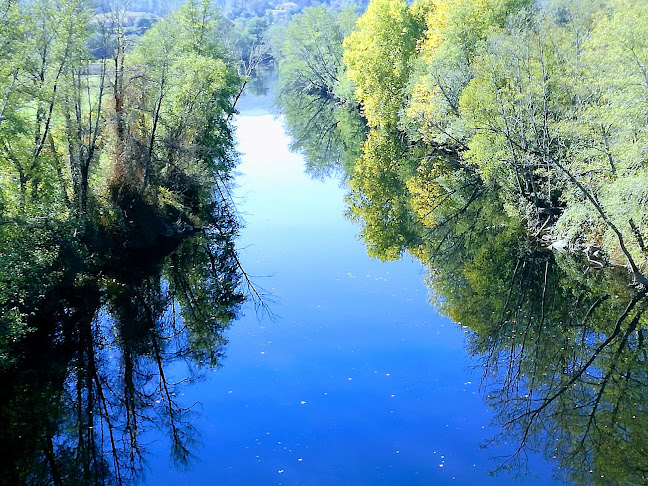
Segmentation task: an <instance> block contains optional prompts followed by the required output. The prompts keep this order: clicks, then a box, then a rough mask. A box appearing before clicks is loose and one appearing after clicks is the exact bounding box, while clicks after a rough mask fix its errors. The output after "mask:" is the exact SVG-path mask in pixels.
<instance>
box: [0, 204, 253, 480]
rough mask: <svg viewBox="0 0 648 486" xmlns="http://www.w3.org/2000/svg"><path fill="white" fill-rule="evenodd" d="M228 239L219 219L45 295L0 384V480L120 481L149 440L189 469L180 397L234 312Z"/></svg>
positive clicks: (138, 470) (135, 467)
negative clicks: (161, 442) (166, 447)
mask: <svg viewBox="0 0 648 486" xmlns="http://www.w3.org/2000/svg"><path fill="white" fill-rule="evenodd" d="M216 228H218V230H217V229H216ZM235 233H236V225H235V223H234V222H233V221H232V220H231V218H229V217H228V216H227V215H226V214H224V215H221V217H220V219H219V220H217V221H214V225H213V226H212V227H210V228H207V229H206V230H205V231H204V233H201V234H197V235H195V236H193V237H191V238H188V239H184V240H183V241H182V242H181V243H180V244H179V245H177V246H175V247H174V248H166V249H161V250H160V252H158V253H157V254H151V252H150V251H149V252H147V253H144V252H141V251H138V252H130V253H128V254H126V255H120V256H119V258H115V260H114V261H112V262H110V263H108V264H107V265H104V266H103V267H102V268H103V270H102V271H101V272H99V273H98V274H87V275H84V274H82V273H79V274H77V275H76V276H75V278H74V283H73V284H71V285H67V284H61V285H59V286H57V287H56V288H55V290H54V291H53V292H52V295H49V296H48V298H47V299H46V300H45V305H42V306H41V308H40V309H39V311H38V312H37V313H35V314H34V315H32V316H31V317H30V318H29V319H28V325H29V327H30V328H32V329H33V331H32V332H31V333H29V334H28V335H27V337H26V338H24V339H23V340H22V341H20V342H19V343H18V344H17V346H16V349H14V350H13V351H14V353H15V354H16V355H17V356H20V357H19V358H18V359H16V360H15V363H14V365H13V366H11V367H9V368H8V369H6V370H3V371H2V373H1V374H0V387H1V389H2V390H3V392H2V398H1V399H0V421H2V423H0V430H2V433H1V434H2V435H1V437H2V440H0V444H2V445H0V447H1V449H2V450H1V451H0V453H1V454H2V455H3V461H2V464H3V468H2V469H3V470H2V476H3V482H6V483H7V484H23V483H28V484H55V485H59V484H60V485H62V484H124V483H130V482H132V481H133V480H134V479H136V478H137V477H139V476H141V475H142V474H143V473H144V470H145V462H146V461H145V459H146V455H147V445H148V442H149V441H150V440H151V437H152V436H153V435H155V434H157V435H159V434H160V433H161V432H163V433H164V435H165V436H166V437H168V440H169V443H170V451H171V452H170V455H171V459H172V460H173V462H174V463H175V464H176V465H178V466H180V467H184V466H186V465H188V464H189V462H190V461H191V458H192V451H195V449H196V447H197V445H198V438H197V431H196V429H195V427H194V426H193V424H192V415H193V414H194V412H193V405H194V404H192V403H186V402H185V400H182V399H181V390H182V389H183V387H185V386H187V385H188V384H190V383H192V382H193V381H195V380H196V379H199V378H200V376H201V368H203V367H207V366H208V367H213V366H218V365H219V362H220V358H221V357H222V349H223V346H224V344H225V343H226V341H225V338H224V336H223V331H224V330H225V329H226V328H227V327H228V326H229V324H230V323H231V321H232V320H233V319H234V318H235V317H236V315H237V313H238V310H239V307H240V305H241V303H242V302H243V295H242V293H241V292H240V291H239V290H238V289H239V281H240V279H241V275H242V273H241V270H240V266H239V264H238V260H237V259H236V255H235V252H234V247H233V243H232V239H233V237H234V235H235Z"/></svg>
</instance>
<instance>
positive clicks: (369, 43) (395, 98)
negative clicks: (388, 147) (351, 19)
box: [344, 0, 424, 129]
mask: <svg viewBox="0 0 648 486" xmlns="http://www.w3.org/2000/svg"><path fill="white" fill-rule="evenodd" d="M357 29H358V30H356V31H355V32H353V33H352V34H351V35H350V36H349V37H348V38H347V39H346V40H345V41H344V47H345V51H344V63H345V64H346V66H347V69H348V76H349V78H350V79H351V81H353V83H354V84H355V86H356V97H357V99H358V100H359V101H360V102H361V103H362V105H363V114H364V116H365V117H366V119H367V123H368V125H369V126H370V127H373V128H387V129H389V128H392V127H394V126H395V125H396V122H397V120H398V113H399V111H400V110H401V109H402V107H403V99H404V98H405V96H406V93H405V88H406V85H407V80H408V78H409V73H410V59H411V58H412V56H413V55H414V54H415V52H416V46H417V43H418V40H419V38H420V37H421V35H422V32H423V29H424V25H423V23H422V22H421V20H420V18H417V17H415V16H414V15H412V12H411V11H410V9H409V8H408V7H407V3H406V2H405V0H374V1H372V2H371V3H370V4H369V7H368V8H367V11H366V12H365V14H364V15H363V16H362V17H360V19H359V20H358V24H357Z"/></svg>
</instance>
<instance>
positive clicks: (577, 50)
mask: <svg viewBox="0 0 648 486" xmlns="http://www.w3.org/2000/svg"><path fill="white" fill-rule="evenodd" d="M358 14H359V13H358V12H353V11H349V10H343V11H341V12H340V11H333V10H330V9H328V8H327V7H323V6H320V7H313V8H311V9H306V10H304V12H303V13H302V14H300V15H298V16H295V17H294V18H293V21H292V23H291V25H290V26H289V27H288V29H287V35H286V38H285V40H284V42H283V44H282V46H281V48H280V51H281V54H280V55H279V58H280V62H279V72H280V104H281V105H282V107H283V109H284V112H285V113H286V117H287V123H288V126H289V128H290V130H291V132H292V133H293V135H294V139H295V144H294V148H295V149H297V150H301V151H302V152H303V153H304V154H305V155H306V156H307V158H308V160H309V163H310V166H311V169H312V170H313V172H314V173H319V174H323V173H327V172H328V171H330V170H337V169H336V168H342V169H343V173H344V174H345V177H346V178H347V184H348V187H349V192H348V196H347V202H348V207H349V216H350V217H351V218H352V219H354V220H356V221H358V223H359V224H360V226H361V228H362V238H363V240H364V241H365V242H366V244H367V247H368V251H369V252H370V254H372V255H374V256H377V257H379V258H381V259H386V260H390V259H396V258H398V257H399V256H400V255H401V254H402V252H403V251H404V250H409V251H410V252H411V253H412V254H415V255H418V256H422V255H428V256H429V251H428V249H426V248H425V246H426V244H425V241H427V240H428V239H429V235H430V234H433V233H443V232H445V231H446V228H447V227H448V226H449V225H450V224H451V223H452V222H453V221H455V220H456V219H457V218H458V216H459V215H460V214H461V213H464V212H465V211H466V210H467V208H468V207H469V206H470V205H471V204H473V203H474V202H475V201H477V200H480V199H483V198H484V197H486V198H489V205H491V206H494V207H491V208H488V211H487V213H488V215H487V214H486V213H484V214H482V215H481V216H480V217H481V218H489V217H490V218H493V219H491V220H490V223H487V224H491V225H493V226H496V225H499V224H507V225H514V226H519V227H520V228H523V229H524V231H525V232H526V233H527V234H528V235H529V236H531V237H533V238H535V239H537V240H538V241H540V242H542V243H543V244H544V245H545V246H546V247H549V246H551V247H552V248H555V249H560V250H563V249H567V250H570V251H575V252H584V253H585V254H586V255H587V256H588V258H590V259H594V260H596V259H597V258H598V260H597V261H598V262H599V263H600V265H623V266H626V267H627V268H628V269H629V270H630V271H631V274H632V275H631V280H632V281H633V282H634V284H637V285H639V286H641V287H645V286H646V284H647V283H648V281H647V280H646V278H645V276H644V273H645V270H646V265H647V264H648V259H647V258H648V247H647V246H646V240H647V238H648V226H647V225H648V212H647V211H646V209H647V207H646V204H647V202H648V184H646V182H647V181H648V173H647V169H646V167H647V165H646V146H647V142H648V138H647V135H646V132H645V119H646V117H647V116H648V111H646V107H647V106H648V105H646V100H647V99H648V81H647V80H648V77H646V73H647V71H646V66H647V64H646V63H647V62H648V44H647V43H646V40H645V39H646V38H647V36H646V25H648V23H647V22H646V20H648V3H646V2H643V1H640V2H629V1H622V0H619V1H617V0H610V1H597V2H580V1H572V0H551V1H545V2H533V1H528V0H454V1H442V0H419V1H416V2H414V3H412V4H411V5H408V3H407V2H405V0H373V1H372V2H370V4H369V6H368V8H367V10H366V11H365V12H364V13H362V14H361V15H360V16H359V17H358ZM354 18H357V21H354ZM330 19H336V21H335V22H331V20H330ZM495 208H499V209H497V210H495ZM493 213H497V214H496V215H493ZM593 254H596V256H594V257H593V256H592V255H593Z"/></svg>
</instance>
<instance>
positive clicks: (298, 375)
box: [145, 108, 555, 485]
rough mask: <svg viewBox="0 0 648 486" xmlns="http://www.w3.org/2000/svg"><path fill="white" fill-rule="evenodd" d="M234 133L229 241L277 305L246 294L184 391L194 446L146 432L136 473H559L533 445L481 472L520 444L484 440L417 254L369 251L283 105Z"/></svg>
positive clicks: (317, 476) (428, 480)
mask: <svg viewBox="0 0 648 486" xmlns="http://www.w3.org/2000/svg"><path fill="white" fill-rule="evenodd" d="M237 139H238V147H239V150H240V152H241V154H242V155H241V164H240V166H239V169H238V170H239V174H238V176H237V177H236V182H237V187H236V188H235V190H234V196H235V199H236V201H237V205H238V208H239V211H240V213H241V216H242V218H243V220H244V222H245V226H244V228H243V229H242V231H241V235H240V238H239V239H238V241H237V247H238V248H239V251H240V258H241V262H242V264H243V267H244V269H245V271H246V272H247V273H248V274H249V275H251V276H252V278H253V281H254V282H255V284H256V285H257V286H258V287H260V288H262V289H263V290H264V291H265V294H264V295H265V301H266V303H267V305H268V308H269V309H270V311H271V313H272V314H273V315H268V313H267V312H264V311H263V310H262V309H257V310H255V308H254V306H253V305H252V303H250V302H249V303H248V304H246V305H245V306H244V309H243V313H242V316H241V317H240V318H239V319H238V320H237V321H235V322H234V323H233V325H232V327H231V328H230V329H229V330H228V331H227V332H226V338H227V339H228V345H227V347H226V348H225V358H224V359H223V360H222V365H223V366H222V367H220V368H216V369H214V370H210V371H209V372H208V373H207V375H206V376H205V378H204V379H203V380H202V381H200V382H198V383H197V384H195V385H193V386H191V387H187V388H186V389H185V390H184V396H183V397H182V398H183V401H184V402H185V403H188V404H191V403H194V402H197V405H196V406H195V407H194V409H193V414H194V426H195V428H196V430H197V432H198V436H197V438H198V440H197V442H196V444H195V447H194V450H193V454H194V455H195V457H194V459H193V460H192V461H190V464H189V466H188V467H187V468H186V470H178V469H177V468H174V467H172V466H171V464H170V460H169V457H168V448H169V446H168V441H167V440H166V439H165V438H164V437H163V436H159V437H153V439H155V440H153V439H152V440H153V442H152V445H151V447H150V453H151V455H150V457H149V458H148V459H149V460H148V463H149V471H148V472H147V473H146V476H145V482H146V483H147V484H155V485H163V484H168V485H178V484H188V485H198V484H218V485H265V484H283V485H333V484H340V485H372V484H386V485H414V484H421V485H423V484H424V485H439V484H465V485H482V484H484V485H486V484H537V485H541V484H542V485H544V484H555V483H554V482H552V480H551V465H550V464H548V463H545V462H544V461H543V460H541V459H540V458H537V457H534V456H531V457H530V460H529V465H530V469H531V471H532V472H533V474H534V477H531V476H526V475H523V476H521V477H516V476H515V475H510V474H507V473H500V474H499V475H497V476H495V477H493V476H491V475H490V474H489V473H490V471H493V470H494V469H496V468H497V467H498V465H500V464H501V463H502V462H503V461H504V460H505V459H506V455H507V454H510V453H512V452H513V451H514V450H515V445H513V444H511V445H507V444H501V443H500V444H499V445H498V446H497V447H493V448H491V447H486V448H484V447H482V446H483V445H484V444H485V443H486V442H487V441H488V440H489V439H490V438H492V437H493V436H495V435H496V434H497V433H498V431H499V427H497V426H493V425H491V422H492V420H493V416H492V412H491V410H490V409H489V407H488V406H487V405H486V403H485V398H484V396H483V394H482V393H480V379H481V371H480V370H475V369H473V365H475V362H474V361H473V359H471V358H470V357H469V355H468V353H466V352H465V349H464V348H465V332H464V330H463V329H462V327H461V326H459V325H456V324H454V323H453V322H452V321H450V320H449V319H447V318H445V317H442V316H440V315H439V314H438V313H437V312H436V311H435V309H434V307H432V306H431V305H430V303H429V296H428V293H429V290H428V288H427V287H426V286H425V285H424V282H423V270H422V269H421V265H420V263H418V262H415V261H413V260H411V259H409V258H408V257H407V258H404V259H402V260H401V261H398V262H387V263H382V262H380V261H378V260H375V259H371V258H370V257H368V256H367V254H366V250H365V248H364V246H363V244H362V243H361V242H360V241H359V240H358V238H357V233H358V228H357V227H356V226H354V224H353V223H351V222H350V221H348V220H346V219H345V218H344V212H345V205H344V194H345V190H344V188H343V187H340V183H339V182H338V181H336V180H332V179H331V180H326V181H318V180H312V179H311V178H310V177H309V176H308V175H306V174H305V172H304V161H303V159H302V157H301V156H300V155H298V154H294V153H291V152H290V151H289V149H288V146H289V143H290V139H289V137H288V136H287V135H286V133H285V132H284V129H283V128H282V121H281V119H280V118H276V117H273V116H272V115H271V114H269V113H268V112H267V111H265V110H263V109H253V108H250V109H247V108H246V109H244V110H243V111H242V113H241V115H240V116H239V117H238V121H237ZM496 456H497V457H496ZM518 472H519V471H518Z"/></svg>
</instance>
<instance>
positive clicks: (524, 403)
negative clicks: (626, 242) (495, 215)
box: [430, 214, 648, 484]
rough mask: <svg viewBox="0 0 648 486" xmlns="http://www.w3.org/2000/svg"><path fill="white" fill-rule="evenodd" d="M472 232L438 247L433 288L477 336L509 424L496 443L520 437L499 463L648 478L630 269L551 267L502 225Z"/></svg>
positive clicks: (639, 328) (609, 477) (639, 299)
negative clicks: (542, 463) (544, 460)
mask: <svg viewBox="0 0 648 486" xmlns="http://www.w3.org/2000/svg"><path fill="white" fill-rule="evenodd" d="M472 216H474V214H473V215H472ZM458 225H459V227H461V226H464V227H465V224H463V223H461V222H460V221H459V222H458ZM472 225H473V227H475V229H477V231H472V232H471V233H470V234H468V235H466V234H465V233H464V232H462V231H459V232H458V233H456V234H453V236H452V238H451V239H450V240H448V241H446V242H445V243H444V244H443V245H441V246H438V245H436V248H438V249H440V250H441V251H440V253H437V254H436V255H433V256H432V261H431V268H432V269H431V276H430V283H431V285H432V286H433V287H434V289H435V291H436V292H437V294H436V296H437V299H438V302H439V305H440V308H441V309H442V310H443V311H444V312H445V313H446V314H448V315H449V316H451V317H452V318H453V319H454V320H455V321H457V322H460V323H461V324H462V325H463V326H466V327H467V328H469V329H470V331H471V332H470V334H469V342H470V350H471V353H472V354H474V355H475V357H476V358H477V359H478V361H479V362H480V367H482V368H483V382H482V386H483V388H484V391H485V392H486V393H487V394H488V397H489V402H490V405H491V406H492V407H493V408H494V409H495V411H496V414H497V415H496V422H497V423H498V424H499V425H501V426H502V433H501V434H500V436H498V437H497V438H495V439H494V441H493V443H498V442H500V441H501V442H511V440H512V439H513V440H514V441H515V440H517V441H518V445H519V448H518V450H517V451H516V452H514V454H513V455H512V456H510V457H508V458H507V459H506V460H505V461H504V463H503V465H502V466H501V467H503V468H511V469H514V470H517V469H518V468H519V467H521V466H523V464H524V460H525V458H526V454H525V452H526V451H527V450H539V451H543V452H544V453H545V455H546V456H547V457H548V458H552V459H554V460H557V461H558V464H559V467H558V468H557V469H556V474H558V475H559V476H564V479H569V480H570V481H572V482H574V483H576V484H590V483H591V482H593V480H594V478H596V479H597V481H599V482H600V483H601V484H621V483H624V484H625V483H630V484H639V483H643V482H644V474H645V472H644V470H645V467H646V466H647V465H648V455H646V454H645V453H644V451H645V444H646V443H647V441H648V437H646V435H645V433H644V429H645V424H644V421H645V419H646V417H645V416H644V415H645V414H644V411H643V407H642V403H643V402H644V401H645V396H644V391H643V390H645V389H646V385H648V384H647V383H646V381H645V366H646V363H645V360H646V354H645V350H644V337H645V336H644V333H645V327H646V325H647V324H648V322H646V318H645V310H646V298H645V294H643V293H636V292H634V291H632V290H631V289H629V288H628V287H627V286H626V279H625V278H624V276H623V274H622V273H621V274H619V273H618V272H604V271H602V270H596V271H595V270H593V269H591V268H589V267H587V266H586V265H584V264H583V263H578V262H576V261H574V260H573V259H571V258H567V257H565V256H562V257H560V258H559V259H558V261H555V259H554V256H553V254H552V253H551V252H548V251H546V250H539V249H537V248H535V247H534V244H533V243H531V242H529V241H527V240H525V239H523V238H521V236H520V233H519V232H517V231H512V230H511V229H508V228H507V227H506V226H500V227H497V226H495V227H489V228H482V229H481V230H479V229H478V227H479V224H477V225H476V226H475V225H474V223H473V224H472ZM431 243H432V244H436V242H435V241H432V242H431ZM444 248H445V249H446V250H447V251H443V249H444ZM584 270H585V271H584ZM602 478H604V479H602Z"/></svg>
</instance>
